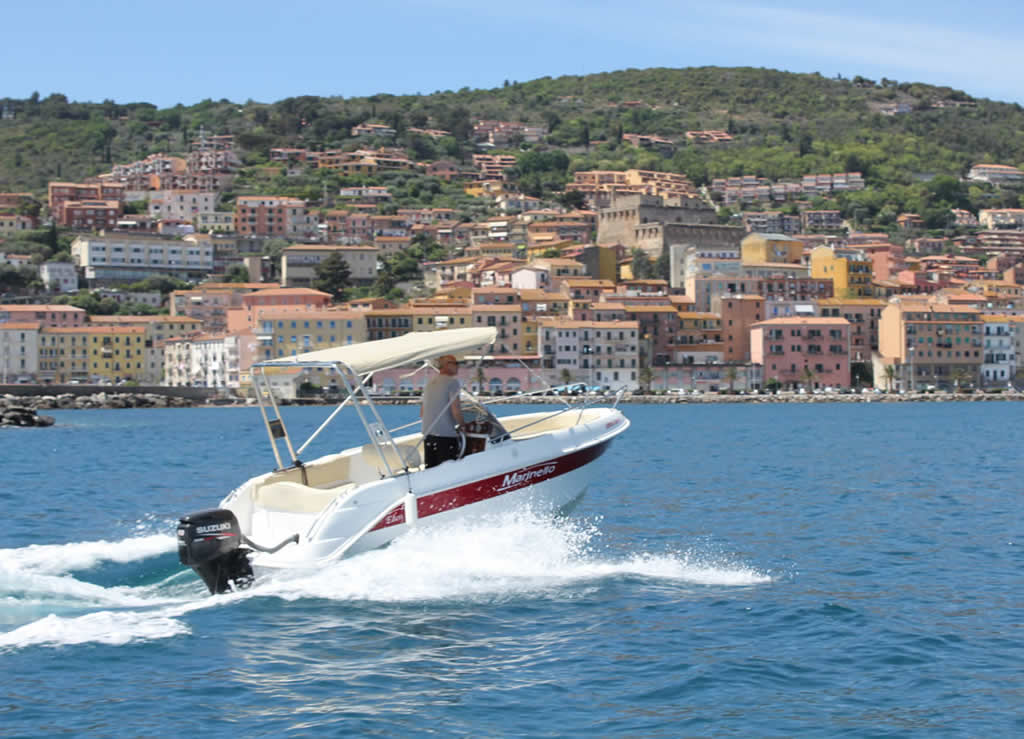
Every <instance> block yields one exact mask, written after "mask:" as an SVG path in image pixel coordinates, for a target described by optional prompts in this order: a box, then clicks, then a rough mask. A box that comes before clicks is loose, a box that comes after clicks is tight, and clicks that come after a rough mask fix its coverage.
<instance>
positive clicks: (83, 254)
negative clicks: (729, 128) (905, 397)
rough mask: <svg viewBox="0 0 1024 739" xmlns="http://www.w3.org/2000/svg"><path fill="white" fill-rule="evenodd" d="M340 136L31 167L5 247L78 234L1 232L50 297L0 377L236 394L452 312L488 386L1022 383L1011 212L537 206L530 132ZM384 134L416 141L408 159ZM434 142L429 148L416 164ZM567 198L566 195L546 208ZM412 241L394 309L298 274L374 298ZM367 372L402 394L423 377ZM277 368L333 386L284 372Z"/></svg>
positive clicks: (705, 196)
mask: <svg viewBox="0 0 1024 739" xmlns="http://www.w3.org/2000/svg"><path fill="white" fill-rule="evenodd" d="M622 106H623V107H626V108H643V107H644V104H643V103H642V102H641V101H627V102H626V103H623V104H622ZM385 120H390V119H385ZM396 128H397V129H401V130H402V135H400V134H399V131H397V130H396ZM350 133H351V138H352V139H358V140H357V141H355V140H354V141H349V142H347V143H345V144H344V145H340V146H338V148H334V149H329V150H322V151H316V150H313V149H307V148H299V147H298V146H296V147H280V148H274V149H271V150H270V151H269V153H268V159H269V165H270V166H263V165H262V164H261V165H260V166H259V167H253V168H248V169H247V171H246V173H245V176H244V177H242V178H241V179H237V178H238V177H239V170H240V169H241V167H242V160H241V158H240V156H239V152H238V151H237V150H236V146H235V140H234V138H233V137H232V136H230V135H225V136H217V135H208V134H206V133H205V132H201V135H200V136H198V137H197V138H195V139H194V140H192V141H191V142H189V145H188V146H187V147H186V148H187V151H186V152H184V153H183V155H181V156H177V155H167V154H163V153H155V154H150V155H148V156H146V157H145V158H143V159H139V160H138V161H135V162H130V163H127V164H114V165H113V166H112V167H111V171H110V172H109V173H105V174H103V175H100V176H98V177H94V178H89V179H88V180H86V181H83V182H56V181H55V182H51V183H49V186H48V188H47V197H46V206H47V210H46V213H45V214H44V215H43V216H40V215H39V211H40V209H41V203H40V202H38V201H35V198H34V196H33V195H32V194H30V193H0V239H5V238H12V239H16V238H19V235H20V234H22V233H24V232H28V231H32V230H34V229H36V228H38V227H40V226H46V225H48V224H49V223H53V224H54V225H55V226H59V227H61V228H65V229H70V230H71V231H73V232H75V236H74V239H73V240H72V242H71V245H70V254H71V262H66V261H65V262H61V261H55V260H49V261H45V260H39V259H34V258H33V256H32V255H31V254H22V253H19V252H18V251H17V250H5V249H2V248H0V265H2V266H3V267H4V268H5V269H6V268H13V269H15V270H28V271H30V272H32V273H34V274H36V275H38V279H39V281H40V283H41V284H43V285H45V286H46V287H47V288H49V293H50V294H49V296H48V297H47V301H48V302H47V303H46V304H39V305H31V304H29V305H25V304H21V303H17V302H11V303H5V304H3V305H0V380H2V381H3V382H20V381H34V382H50V383H64V382H110V383H120V382H133V383H140V384H161V383H163V384H171V385H193V386H204V387H211V388H220V389H223V390H225V391H237V392H244V391H245V389H246V388H247V385H248V382H249V371H250V368H251V366H252V364H253V362H256V361H259V360H260V359H269V358H280V357H287V356H294V355H296V354H299V353H303V352H306V351H311V350H315V349H320V348H326V347H329V346H337V345H344V344H354V343H360V342H362V341H366V340H375V339H381V338H389V337H392V336H398V335H401V334H403V333H406V332H411V331H432V330H445V329H448V328H459V327H467V326H493V327H494V328H495V329H496V330H497V340H496V342H495V344H494V346H493V347H492V348H491V351H490V353H489V354H488V358H487V359H486V360H480V362H479V367H474V368H473V369H472V370H470V371H469V372H470V373H471V374H473V377H472V378H468V377H467V378H465V379H466V380H467V382H469V383H470V384H472V385H473V386H475V387H476V388H477V389H480V390H483V391H485V392H496V393H497V392H501V393H514V392H520V391H522V392H530V391H536V390H542V389H544V388H545V387H547V386H548V385H560V384H567V383H583V384H585V385H587V386H590V387H592V388H596V387H600V388H606V389H609V390H618V389H637V388H640V387H645V388H653V389H656V390H666V389H682V388H687V389H690V390H716V389H717V390H722V389H727V388H728V389H734V388H742V389H744V390H745V391H746V390H754V389H765V388H767V387H769V386H781V387H789V388H794V389H797V388H803V389H805V390H807V391H813V390H815V389H820V388H822V387H826V386H827V387H833V388H849V387H851V386H854V385H857V384H859V383H863V382H871V381H873V383H874V386H875V387H880V388H891V389H894V390H909V389H914V388H920V387H926V386H931V385H934V386H937V387H962V386H976V387H989V388H991V387H1001V386H1005V385H1007V384H1012V383H1015V382H1018V381H1019V380H1020V378H1021V376H1022V374H1024V373H1022V372H1021V370H1020V368H1019V366H1018V357H1020V356H1021V346H1020V344H1021V342H1022V341H1024V333H1022V332H1021V329H1020V326H1021V325H1022V322H1024V209H1021V208H1013V207H1000V208H989V209H981V210H979V211H978V212H977V213H972V212H969V211H966V210H963V209H955V210H951V211H950V212H949V219H948V223H949V228H950V229H952V228H953V227H954V226H955V227H957V228H959V229H960V231H959V232H958V233H957V234H953V233H952V232H950V233H947V234H946V235H945V236H944V235H942V234H941V233H939V232H938V230H936V231H931V232H927V233H925V232H924V228H925V224H926V221H927V222H929V223H934V220H935V218H934V214H929V213H928V212H926V211H923V210H922V212H921V213H909V212H908V213H900V214H898V215H896V214H895V213H894V214H893V215H894V218H893V220H894V221H895V226H894V228H893V229H892V230H893V233H892V234H891V235H890V234H887V233H883V234H878V233H860V232H858V231H857V227H858V220H859V219H858V216H857V214H856V212H854V213H853V214H850V213H849V212H848V211H845V210H844V211H843V212H841V211H840V210H838V209H837V208H836V207H834V206H831V204H830V205H829V206H827V207H822V205H821V204H822V202H823V201H821V200H816V199H818V198H833V201H832V202H836V201H837V200H838V202H842V198H841V197H839V198H836V195H837V194H839V195H840V196H842V194H843V193H849V192H852V191H858V190H862V189H864V188H865V182H864V178H863V176H862V174H861V173H860V172H831V173H814V174H805V175H802V176H798V177H795V178H788V179H786V180H780V181H772V180H769V179H767V178H764V177H760V176H755V175H739V176H732V177H720V178H712V179H710V182H705V183H704V184H703V185H702V186H701V187H697V186H695V185H694V183H693V182H691V181H690V180H689V178H687V177H686V176H685V175H683V174H680V173H675V172H663V171H655V170H651V169H627V170H623V171H611V170H604V169H590V170H578V171H572V172H571V174H572V179H571V181H569V182H568V183H567V184H566V185H565V193H564V196H565V197H564V198H563V197H562V196H561V195H560V196H559V199H558V200H557V201H556V200H554V199H552V198H550V197H543V198H542V197H537V196H536V195H537V193H536V192H535V191H534V190H532V189H530V188H528V187H525V186H521V185H522V183H521V182H518V181H517V172H516V168H517V167H518V165H519V163H520V159H521V157H520V154H519V153H517V151H516V147H518V146H520V145H521V144H524V143H527V144H534V143H542V142H544V141H545V138H546V137H547V136H548V131H547V128H546V126H542V125H537V124H531V123H525V122H509V121H498V120H477V121H474V122H472V125H471V131H468V132H467V133H468V135H469V137H470V139H471V141H469V144H468V146H469V147H470V149H472V148H474V145H475V149H476V151H475V152H473V151H470V150H466V151H465V152H462V153H460V154H459V155H458V156H456V155H455V154H454V153H452V152H453V150H451V149H449V148H446V149H445V154H444V156H443V157H441V156H440V153H441V151H442V147H447V146H448V145H449V144H451V143H452V142H451V141H447V143H445V142H446V140H448V139H449V137H451V135H452V134H451V133H450V132H449V131H445V130H441V129H439V128H427V127H425V126H421V127H416V128H412V127H410V128H404V129H402V127H400V126H398V125H397V124H396V125H395V126H392V125H388V124H387V123H384V122H380V121H374V120H368V121H365V122H362V123H359V124H357V125H355V126H353V127H352V128H351V131H350ZM405 134H411V135H412V136H413V137H415V138H416V140H417V141H418V142H419V144H418V145H417V146H415V147H414V146H411V145H410V146H409V148H408V149H406V148H403V142H404V141H405V139H406V138H407V137H406V136H405ZM463 139H464V137H463ZM732 139H733V135H732V134H730V133H728V132H726V131H720V130H699V131H697V130H695V131H688V132H686V133H685V140H684V137H683V136H680V137H678V138H677V139H675V140H673V139H670V138H666V137H662V136H657V135H652V134H640V133H632V132H631V133H623V134H622V142H623V143H624V144H625V145H628V146H630V147H637V148H641V149H644V150H646V151H640V152H638V151H634V150H631V155H635V156H637V157H639V159H638V160H637V161H650V159H649V157H650V156H652V153H660V154H662V155H664V156H670V155H671V154H672V152H673V151H674V150H675V149H676V148H677V147H687V146H721V145H728V144H729V143H730V142H731V141H732ZM461 145H462V144H460V146H461ZM432 146H437V147H438V148H437V152H438V155H437V156H434V157H430V158H433V159H434V161H417V158H418V157H419V156H421V154H417V158H413V153H414V152H421V151H430V147H432ZM536 150H537V151H544V148H543V146H541V147H538V148H537V149H536ZM595 161H596V160H595ZM601 166H605V165H601ZM648 166H650V165H648ZM850 166H853V165H850ZM315 169H316V170H329V171H328V172H320V173H319V176H323V175H325V174H326V175H329V177H330V179H329V180H324V181H329V182H333V183H334V184H333V186H332V187H326V186H325V187H324V188H323V191H322V193H320V194H319V197H317V194H306V193H305V192H304V191H303V190H302V189H300V188H289V189H288V190H287V191H286V192H290V193H296V192H303V197H301V198H300V197H293V196H290V195H282V194H279V193H275V192H273V191H272V190H273V188H272V186H271V185H270V183H272V182H280V181H291V180H292V178H293V177H296V176H299V175H302V174H304V173H306V174H308V173H310V172H312V171H313V170H315ZM335 176H338V177H343V178H346V179H343V180H341V183H342V184H340V185H339V184H338V181H337V180H336V179H334V178H335ZM374 176H378V177H380V179H379V180H373V179H366V178H368V177H374ZM423 176H426V177H429V178H436V179H432V180H431V185H430V186H431V187H433V188H434V190H433V192H438V188H437V186H438V183H439V182H442V181H443V182H444V183H448V182H456V183H457V184H455V185H454V186H453V187H452V188H451V189H453V190H455V191H457V192H458V194H459V197H460V198H463V199H464V200H468V199H469V198H473V201H472V202H473V203H474V205H473V207H472V208H463V207H461V206H460V207H459V208H458V209H456V208H451V207H404V205H405V204H406V203H405V202H404V201H403V198H406V197H408V195H407V193H408V190H409V188H408V187H407V186H406V185H407V183H406V184H400V183H403V182H404V178H408V179H409V181H414V178H420V179H416V180H415V183H416V186H417V187H419V183H420V181H421V179H422V177H423ZM399 177H400V178H402V179H401V180H400V179H395V178H399ZM276 178H281V179H276ZM388 178H391V179H388ZM966 179H967V180H969V181H972V182H975V183H980V186H981V187H983V188H988V187H992V188H1000V189H1001V188H1009V189H1013V188H1017V187H1022V186H1024V173H1022V172H1021V170H1020V169H1018V168H1016V167H1013V166H1009V165H1000V164H976V165H974V166H973V167H972V168H971V169H970V171H969V173H968V174H967V177H966ZM236 180H237V182H239V183H241V186H240V187H239V193H240V194H237V195H236V194H235V193H233V192H231V190H232V189H233V188H232V187H230V186H231V185H232V183H234V182H236ZM446 186H447V185H446ZM332 189H333V191H331V190H332ZM463 193H464V194H463ZM812 201H814V203H813V204H812ZM570 202H572V205H573V206H575V209H574V208H573V207H568V206H563V205H562V203H570ZM993 202H994V203H1009V204H1012V203H1013V201H1012V199H1010V200H1005V199H1004V200H998V201H993ZM420 204H426V205H450V204H451V202H449V201H441V200H434V201H433V202H432V201H431V200H430V198H424V199H423V200H422V201H421V203H420ZM218 208H219V210H218ZM725 209H727V210H725ZM467 213H469V215H467ZM844 213H845V217H844ZM730 214H731V216H732V217H730ZM423 244H429V245H431V246H432V247H433V248H436V246H435V245H439V246H440V247H443V249H436V251H434V252H432V255H433V256H435V257H436V256H437V255H438V254H440V253H441V252H443V253H444V256H443V258H436V259H435V260H433V261H421V262H420V268H421V272H422V278H423V281H422V285H419V284H409V283H410V282H413V281H407V282H406V283H405V284H403V285H402V286H401V289H404V290H406V291H407V293H406V294H407V295H408V297H407V298H404V299H399V300H392V299H388V298H382V297H373V298H371V297H361V298H359V299H354V300H351V301H341V300H339V299H336V298H335V297H334V296H332V295H330V294H328V293H326V292H323V291H321V290H319V289H316V288H317V287H318V286H319V285H321V283H320V282H319V281H318V278H319V277H320V274H321V266H322V265H323V264H324V262H325V260H327V259H330V258H332V257H338V258H340V259H341V260H343V262H344V263H345V265H346V266H347V268H348V272H349V276H350V284H351V288H352V289H354V290H356V291H358V292H356V294H359V295H365V294H366V293H367V292H369V290H368V288H370V287H371V286H374V285H377V286H378V287H376V288H374V289H375V290H377V292H379V293H387V294H388V295H389V296H393V294H397V293H391V292H387V290H388V288H389V287H390V283H388V284H387V287H385V288H384V289H380V288H379V285H380V284H381V283H382V282H384V283H387V278H388V277H389V270H391V269H392V268H393V265H394V264H396V263H397V262H396V261H395V258H400V257H402V255H405V254H408V253H410V252H409V250H410V249H412V248H413V247H414V246H419V245H423ZM950 247H955V249H956V253H949V251H950ZM419 253H421V254H422V253H423V252H419ZM641 253H642V255H643V256H645V257H646V259H647V264H648V265H649V266H648V267H647V268H646V269H645V268H644V266H643V265H644V262H643V260H642V259H641V258H640V256H638V255H639V254H641ZM239 265H240V266H242V267H244V268H245V269H244V271H243V272H242V276H241V277H240V276H239V275H238V274H237V273H235V274H232V275H231V276H230V279H247V281H246V282H227V281H226V280H227V279H229V277H228V274H229V270H233V269H235V268H236V267H237V266H239ZM650 265H657V266H656V267H655V266H650ZM666 267H667V269H666ZM634 269H635V273H634ZM245 275H248V278H246V276H245ZM151 277H175V278H177V279H180V280H183V281H186V282H188V283H189V285H190V286H189V287H188V288H187V289H180V290H173V291H171V292H170V294H169V295H167V297H166V298H164V296H163V295H162V294H161V293H160V292H158V291H156V290H152V291H150V290H149V288H148V287H146V291H143V289H142V287H138V286H136V287H129V286H130V285H131V284H132V283H134V282H139V281H141V280H144V279H146V278H151ZM378 278H381V280H380V281H378ZM79 288H85V289H88V290H90V291H92V292H93V293H94V296H95V297H96V298H97V299H102V300H105V301H106V303H107V305H109V304H110V301H115V302H117V303H118V304H119V305H122V306H125V305H135V306H138V305H140V304H142V305H145V306H147V308H149V309H155V310H160V311H166V313H161V314H160V315H159V316H148V315H145V316H143V315H139V316H120V315H118V316H102V315H98V314H95V313H94V314H93V315H91V316H86V314H85V311H83V310H81V309H79V308H72V307H71V306H68V305H62V304H58V302H59V301H62V300H65V299H66V297H59V296H61V295H64V296H69V295H74V294H75V293H77V292H78V291H79ZM5 299H6V298H5ZM108 310H109V308H108ZM138 312H142V311H138ZM477 369H478V370H479V375H478V374H477ZM869 378H873V380H871V379H869ZM376 381H378V382H379V385H378V386H379V387H380V388H381V389H382V390H383V391H393V392H403V391H405V392H411V391H415V390H416V389H417V388H419V387H421V386H422V381H423V378H422V377H408V376H406V374H405V373H397V372H395V373H383V374H382V375H381V376H380V377H379V378H376ZM275 382H279V383H280V384H281V385H282V386H290V387H293V389H294V387H297V386H299V385H302V384H306V385H307V386H314V387H315V386H320V385H322V384H323V383H325V382H329V380H328V379H327V378H325V377H322V376H318V375H317V374H316V373H312V374H307V373H298V374H295V375H294V376H291V375H290V376H288V377H284V375H282V377H281V378H278V380H275Z"/></svg>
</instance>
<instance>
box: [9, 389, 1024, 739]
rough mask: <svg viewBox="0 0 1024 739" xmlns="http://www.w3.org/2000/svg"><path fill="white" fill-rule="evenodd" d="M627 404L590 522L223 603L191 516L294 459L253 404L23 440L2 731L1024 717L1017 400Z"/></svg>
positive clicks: (526, 521) (302, 413)
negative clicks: (200, 561)
mask: <svg viewBox="0 0 1024 739" xmlns="http://www.w3.org/2000/svg"><path fill="white" fill-rule="evenodd" d="M624 410H625V412H626V414H627V415H628V416H629V417H630V419H631V420H632V422H633V426H632V428H631V429H630V430H629V431H628V432H627V433H626V434H625V435H624V436H622V437H620V439H619V440H618V441H617V442H616V443H615V445H613V447H612V449H611V450H610V452H609V453H608V454H606V455H605V456H604V457H602V458H601V459H600V460H599V461H598V462H596V463H595V464H598V465H600V472H601V474H600V477H599V480H600V481H599V483H598V484H597V485H595V486H594V487H593V488H591V489H590V490H589V492H588V493H587V495H586V496H585V498H584V499H583V501H582V503H581V504H580V505H579V506H578V507H577V509H576V510H575V511H574V512H573V513H572V514H571V515H570V516H568V517H566V518H563V519H554V520H552V519H548V518H542V517H538V516H536V515H533V514H532V513H530V512H529V511H521V512H519V513H517V514H515V515H510V516H506V517H503V518H501V519H496V520H484V521H475V522H472V523H464V524H461V525H458V526H451V527H447V528H444V529H434V530H431V529H427V528H425V529H422V530H420V531H417V532H414V533H412V534H410V535H409V536H407V537H405V538H403V539H401V540H399V541H398V542H396V543H395V544H394V545H392V546H391V547H389V548H387V549H384V550H380V551H376V552H371V553H368V554H365V555H361V556H359V557H356V558H353V559H351V560H347V561H344V562H340V563H338V564H337V565H335V566H332V567H330V568H328V569H326V570H324V571H322V572H317V573H313V574H308V573H307V574H305V575H300V576H295V577H284V578H281V579H278V580H275V581H272V582H267V583H262V584H260V585H259V586H258V587H256V588H254V589H252V590H250V591H246V592H243V593H239V594H231V595H227V596H221V597H217V598H211V597H209V596H207V595H206V592H205V589H204V588H203V586H202V584H201V583H200V582H199V581H198V579H196V578H195V577H194V576H193V575H192V574H191V572H188V571H184V570H182V568H181V567H180V566H179V565H178V562H177V554H176V551H175V542H174V538H173V534H174V524H175V521H176V518H177V516H179V515H181V514H183V513H187V512H191V511H194V510H197V509H201V508H206V507H210V506H213V505H215V504H216V503H217V502H218V501H219V500H220V498H221V497H222V496H223V495H224V494H225V493H226V492H227V491H228V490H230V489H231V488H233V487H234V486H236V485H237V484H238V483H240V482H241V481H243V480H244V479H246V478H248V477H249V476H251V475H253V474H257V473H259V472H262V471H265V470H266V469H269V468H270V467H271V466H273V460H272V458H271V457H270V456H269V444H268V443H267V440H266V435H265V432H264V431H263V429H262V427H261V425H260V423H259V417H258V412H257V411H256V410H254V409H250V408H211V409H177V410H172V409H165V410H118V411H64V412H54V413H53V415H54V416H55V417H56V418H57V425H56V426H54V427H52V428H48V429H17V430H5V431H2V432H0V503H2V506H3V508H2V510H3V514H4V523H3V527H2V529H0V668H2V677H0V736H5V737H6V736H26V737H29V736H31V737H36V736H52V735H58V734H70V735H89V736H133V737H134V736H154V735H158V734H159V735H172V736H184V735H187V734H200V733H201V734H202V735H204V736H228V735H231V736H236V735H246V736H313V735H315V736H350V735H352V736H363V735H375V736H415V735H430V734H433V735H441V736H449V735H457V736H462V735H471V736H559V737H561V736H588V737H589V736H630V737H678V736H719V737H722V736H726V737H727V736H742V737H749V736H827V737H832V736H852V737H882V736H885V737H910V736H919V737H942V736H957V737H959V736H972V737H974V736H1013V735H1018V736H1019V735H1024V671H1022V669H1021V666H1022V663H1024V626H1022V616H1021V614H1022V613H1024V594H1022V588H1021V584H1022V582H1024V577H1022V574H1024V573H1022V569H1024V524H1022V521H1021V495H1020V487H1021V484H1022V476H1021V461H1020V451H1021V449H1022V448H1024V432H1022V424H1021V420H1022V414H1024V404H1018V403H1011V402H1005V403H999V402H997V403H984V404H969V403H927V404H907V403H902V404H878V403H871V404H852V405H846V404H838V403H837V404H815V405H796V404H794V405H686V406H639V405H638V406H625V407H624ZM284 411H285V420H286V421H287V422H288V423H289V426H290V428H291V429H292V431H293V433H296V434H297V433H300V432H301V431H303V430H305V431H307V432H308V431H310V430H312V429H314V428H316V426H317V425H318V424H319V422H320V421H321V420H322V419H323V417H324V414H325V412H324V409H323V408H287V409H284ZM382 411H383V414H384V416H385V418H386V420H387V421H388V422H389V423H392V424H398V423H400V422H403V421H405V420H411V418H412V415H413V413H414V411H413V409H410V408H407V407H389V408H384V409H382ZM360 434H361V432H357V430H356V429H355V428H343V427H340V426H336V427H332V428H331V429H330V430H329V431H328V432H327V434H326V436H325V438H324V439H323V440H322V442H321V443H320V446H319V448H318V449H316V450H314V451H313V452H312V453H310V454H307V455H306V456H307V457H312V456H314V455H316V454H320V453H324V452H326V451H328V450H331V449H336V448H341V447H344V446H349V445H351V444H352V443H355V442H358V441H361V436H360Z"/></svg>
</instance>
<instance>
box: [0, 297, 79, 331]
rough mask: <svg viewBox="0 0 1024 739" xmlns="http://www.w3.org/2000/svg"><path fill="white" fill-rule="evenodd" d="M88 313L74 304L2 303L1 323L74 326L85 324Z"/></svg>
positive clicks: (0, 307) (0, 311) (0, 310)
mask: <svg viewBox="0 0 1024 739" xmlns="http://www.w3.org/2000/svg"><path fill="white" fill-rule="evenodd" d="M87 318H88V314H87V313H86V312H85V311H84V310H83V309H81V308H76V307H74V306H72V305H31V304H19V303H11V304H9V305H4V304H0V324H3V323H7V322H9V321H12V322H22V323H24V322H38V323H39V324H40V325H42V326H59V327H65V328H66V327H74V326H82V325H84V324H85V322H86V319H87Z"/></svg>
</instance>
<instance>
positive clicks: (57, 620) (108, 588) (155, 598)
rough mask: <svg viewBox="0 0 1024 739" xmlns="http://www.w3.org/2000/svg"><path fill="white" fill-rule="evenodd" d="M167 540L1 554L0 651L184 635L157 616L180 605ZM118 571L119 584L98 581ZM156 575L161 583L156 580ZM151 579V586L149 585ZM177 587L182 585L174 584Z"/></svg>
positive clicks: (147, 538) (3, 551)
mask: <svg viewBox="0 0 1024 739" xmlns="http://www.w3.org/2000/svg"><path fill="white" fill-rule="evenodd" d="M175 547H176V543H175V539H174V537H172V536H168V535H165V534H158V535H149V536H141V537H136V538H129V539H124V540H122V541H86V542H73V543H69V544H33V545H31V546H27V547H23V548H20V549H0V651H2V650H4V649H9V648H18V647H24V646H30V645H34V644H51V645H61V644H79V643H85V642H98V643H105V644H123V643H126V642H129V641H133V640H136V639H153V638H161V637H166V636H173V635H175V634H179V633H183V632H187V627H186V626H185V625H184V624H182V623H177V622H174V621H173V619H171V618H168V617H167V615H166V614H164V613H157V612H154V609H160V608H162V607H166V606H168V605H171V604H181V603H182V601H183V598H182V597H181V596H180V595H177V594H176V593H175V585H174V581H179V580H180V578H179V577H178V576H177V570H178V568H177V567H176V564H177V562H176V560H175V559H173V558H171V557H170V556H169V555H170V554H171V553H172V552H173V551H174V550H175ZM112 570H113V571H115V572H117V573H118V575H119V577H120V580H121V582H123V581H125V580H130V581H135V582H137V583H140V584H137V585H125V584H102V583H101V582H96V580H97V579H99V580H100V581H102V580H109V579H111V571H112ZM160 578H163V580H162V581H160ZM154 580H155V581H154ZM178 589H179V590H180V587H178Z"/></svg>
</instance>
